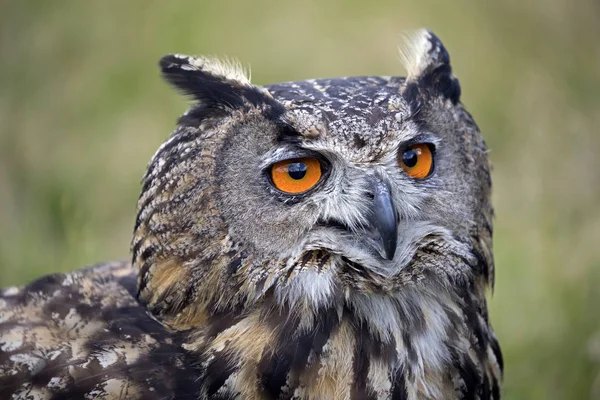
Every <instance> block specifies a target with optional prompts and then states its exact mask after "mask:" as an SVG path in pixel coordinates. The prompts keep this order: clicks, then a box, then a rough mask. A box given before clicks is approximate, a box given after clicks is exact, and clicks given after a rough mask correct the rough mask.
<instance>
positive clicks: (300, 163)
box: [271, 158, 322, 194]
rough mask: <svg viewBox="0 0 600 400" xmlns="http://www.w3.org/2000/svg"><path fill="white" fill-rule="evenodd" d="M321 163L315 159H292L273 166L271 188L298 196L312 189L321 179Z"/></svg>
mask: <svg viewBox="0 0 600 400" xmlns="http://www.w3.org/2000/svg"><path fill="white" fill-rule="evenodd" d="M321 176H322V171H321V163H320V162H319V160H318V159H316V158H294V159H291V160H284V161H280V162H278V163H275V164H273V166H272V167H271V181H272V182H273V186H275V187H276V188H277V189H279V190H281V191H282V192H285V193H290V194H298V193H303V192H306V191H307V190H309V189H311V188H313V187H314V186H315V185H316V184H317V183H318V182H319V180H320V179H321Z"/></svg>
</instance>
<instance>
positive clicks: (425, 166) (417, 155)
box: [398, 143, 433, 179]
mask: <svg viewBox="0 0 600 400" xmlns="http://www.w3.org/2000/svg"><path fill="white" fill-rule="evenodd" d="M398 164H400V166H401V167H402V169H403V170H404V171H405V172H406V173H407V174H408V175H410V176H412V177H413V178H417V179H423V178H427V177H428V176H429V175H431V173H432V172H433V150H432V146H431V145H429V144H427V143H419V144H414V145H412V146H410V147H409V148H407V149H406V150H404V151H403V152H402V153H401V154H398Z"/></svg>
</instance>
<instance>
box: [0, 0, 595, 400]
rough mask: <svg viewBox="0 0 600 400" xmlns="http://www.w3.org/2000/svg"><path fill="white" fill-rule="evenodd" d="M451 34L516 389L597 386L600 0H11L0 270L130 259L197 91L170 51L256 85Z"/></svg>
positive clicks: (5, 40) (4, 49) (539, 391)
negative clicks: (182, 91) (486, 199)
mask: <svg viewBox="0 0 600 400" xmlns="http://www.w3.org/2000/svg"><path fill="white" fill-rule="evenodd" d="M423 26H425V27H429V28H430V29H432V30H433V31H434V32H436V33H437V34H438V36H440V37H441V38H442V40H443V41H444V43H445V44H446V46H447V47H448V49H449V51H450V54H451V57H452V61H453V66H454V71H455V73H456V75H457V76H458V77H459V78H460V80H461V82H462V87H463V93H464V95H463V101H464V103H465V104H466V105H467V106H468V108H469V110H470V111H471V113H472V114H473V115H474V117H475V119H476V120H477V122H478V124H479V126H480V127H481V130H482V132H483V134H484V136H485V137H486V140H487V142H488V145H489V147H490V149H491V153H490V155H491V158H492V161H493V164H494V172H493V174H494V176H493V178H494V202H495V206H496V214H497V216H496V223H495V227H496V229H495V256H496V265H497V273H496V288H495V292H494V295H493V298H492V300H491V316H492V320H493V324H494V327H495V329H496V332H497V334H498V337H499V339H500V342H501V344H502V348H503V351H504V355H505V359H506V373H505V385H504V395H505V397H506V398H507V399H586V398H600V374H599V369H600V368H599V366H600V211H599V210H600V158H599V156H598V151H600V132H598V130H599V128H600V3H599V2H598V1H597V0H579V1H569V0H545V1H542V0H538V1H530V2H522V1H517V0H512V1H504V2H502V3H501V4H500V3H492V2H484V1H470V2H467V1H462V0H458V1H451V2H450V1H437V2H418V1H411V2H401V1H379V2H366V1H341V0H340V1H327V2H325V1H319V0H311V1H303V2H299V1H298V2H292V1H279V2H275V1H272V2H267V1H247V2H243V1H237V2H232V1H218V2H217V1H179V2H158V1H131V0H130V1H126V2H125V1H116V0H115V1H92V0H89V1H82V0H78V1H61V2H50V1H16V0H15V1H6V0H0V50H1V53H0V54H1V56H0V284H1V286H6V285H11V284H23V283H25V282H27V281H29V280H30V279H32V278H34V277H36V276H38V275H40V274H44V273H49V272H52V271H67V270H71V269H75V268H78V267H80V266H83V265H89V264H92V263H95V262H97V261H102V260H108V259H122V258H127V257H128V247H129V240H130V233H131V229H132V225H133V220H134V216H135V204H136V198H137V195H138V191H139V189H140V185H139V181H140V178H141V176H142V174H143V172H144V168H145V166H146V163H147V162H148V160H149V159H150V157H151V156H152V154H153V152H154V151H155V149H156V148H157V147H158V146H159V144H160V143H161V141H162V140H163V139H164V138H165V137H166V136H167V135H168V134H169V132H170V131H171V130H172V129H173V127H174V122H175V120H176V117H177V116H178V115H179V114H180V113H182V112H183V111H184V109H185V107H186V105H185V102H184V99H182V98H181V97H180V96H178V95H177V94H176V93H175V92H174V91H173V90H171V89H170V88H168V87H167V85H166V84H164V83H163V82H161V80H160V78H159V76H158V69H157V61H158V59H159V58H160V56H162V55H163V54H167V53H173V52H179V53H187V54H207V55H230V56H234V57H237V58H238V59H240V60H241V61H242V62H243V63H244V64H247V65H251V66H252V71H253V72H252V78H253V81H254V82H255V83H257V84H265V83H271V82H276V81H287V80H297V79H305V78H314V77H330V76H340V75H371V74H373V75H377V74H381V75H403V74H404V71H403V70H402V67H401V65H400V62H399V61H398V55H397V50H396V48H397V45H398V44H399V43H400V41H401V33H403V32H405V31H406V30H411V29H415V28H418V27H423Z"/></svg>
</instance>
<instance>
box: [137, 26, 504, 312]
mask: <svg viewBox="0 0 600 400" xmlns="http://www.w3.org/2000/svg"><path fill="white" fill-rule="evenodd" d="M405 58H406V61H405V64H406V65H407V69H408V71H409V75H408V77H407V78H397V77H355V78H338V79H322V80H309V81H302V82H291V83H283V84H276V85H271V86H266V87H256V86H253V85H252V84H250V82H249V81H248V80H247V79H246V78H245V76H244V74H243V73H241V72H240V70H239V69H238V68H236V67H235V66H231V65H228V64H224V63H219V62H216V61H214V60H207V59H202V58H191V57H186V56H167V57H165V58H163V60H162V61H161V67H162V70H163V74H164V76H165V77H166V79H167V80H168V81H170V82H171V83H172V84H174V85H175V86H176V87H178V88H179V89H180V90H182V91H184V92H185V93H187V94H190V95H192V96H193V97H194V98H195V100H196V101H197V103H196V104H195V105H194V106H193V107H192V108H191V109H190V110H189V111H188V112H187V113H186V114H184V116H182V117H181V119H180V126H179V128H178V129H177V130H176V131H175V132H174V133H173V134H172V135H171V137H170V138H169V139H168V140H167V142H166V143H165V144H164V145H163V146H162V147H161V148H160V149H159V150H158V152H157V153H156V155H155V157H154V159H153V161H152V162H151V164H150V166H149V169H148V172H147V174H146V177H145V179H144V191H143V193H142V195H141V197H140V202H139V205H140V210H139V214H138V219H137V222H136V232H139V234H138V233H136V235H135V237H134V244H133V252H134V264H136V265H137V266H138V268H139V269H140V271H141V272H140V276H141V278H140V279H141V282H142V289H141V292H143V290H144V287H145V286H144V284H143V283H144V281H145V278H144V276H146V275H148V274H149V275H148V276H150V275H151V269H152V268H153V266H155V265H157V264H159V265H160V264H161V263H170V262H172V261H169V260H172V259H173V258H175V259H176V261H175V263H176V264H177V265H179V266H182V268H183V269H186V270H187V271H191V272H189V273H187V274H186V277H187V276H188V275H189V276H194V277H200V278H199V279H207V278H206V275H207V272H206V271H207V270H210V271H214V270H217V271H221V272H219V274H222V275H219V278H218V279H223V276H226V277H229V278H230V279H229V281H228V282H229V283H228V284H231V285H232V287H235V288H236V289H235V290H234V291H235V293H243V294H242V295H247V296H249V297H254V298H257V297H260V296H261V295H263V294H265V293H266V292H267V291H268V289H269V288H270V287H275V286H276V287H277V288H278V290H283V291H286V292H290V291H291V292H294V293H296V295H295V297H294V299H292V300H290V301H296V300H298V299H299V298H302V297H310V298H313V299H314V298H317V297H324V298H325V297H331V296H333V295H332V293H333V291H338V292H344V290H349V289H351V290H359V291H360V290H366V289H368V290H373V289H374V288H375V289H383V290H397V289H398V285H399V283H398V282H399V280H398V279H396V278H397V277H398V276H399V275H400V274H401V272H402V271H403V269H405V268H406V267H407V265H409V264H410V263H411V262H413V261H414V259H415V255H416V254H417V252H418V251H419V249H420V248H422V247H424V246H426V245H427V244H428V243H430V242H431V241H433V240H435V241H440V240H441V241H442V242H444V241H447V242H448V248H452V249H453V250H452V254H453V256H454V255H455V254H456V253H457V252H459V253H460V251H457V250H456V248H457V246H458V247H460V246H459V245H458V244H465V245H466V246H467V247H469V248H470V247H471V244H472V243H471V242H472V241H473V237H475V235H476V233H477V232H478V230H479V231H480V230H481V229H482V227H484V228H486V229H487V228H491V223H490V218H491V213H492V212H491V206H490V205H489V191H490V187H489V186H490V184H489V168H488V163H487V156H486V148H485V144H484V142H483V139H482V138H481V135H480V133H479V131H478V129H477V127H476V125H475V124H474V122H473V121H472V119H471V117H470V116H469V114H468V113H467V112H466V111H465V110H464V109H463V108H462V105H461V104H460V103H459V95H460V86H459V84H458V81H457V80H456V78H455V77H454V76H453V75H452V73H451V69H450V66H449V57H448V54H447V52H446V50H445V49H444V48H443V46H442V45H441V43H440V42H439V40H437V38H436V37H435V36H433V35H432V34H429V33H426V34H423V35H421V36H419V37H418V38H417V41H416V42H415V43H413V44H412V47H410V50H409V51H408V52H407V54H406V55H405ZM457 243H458V244H457ZM478 246H479V245H478ZM481 247H483V248H487V244H485V245H482V246H481ZM441 248H442V249H443V248H444V246H442V247H441ZM464 253H465V254H468V253H469V250H465V251H464ZM144 254H145V255H144ZM484 256H486V254H484ZM489 264H490V265H491V262H490V263H489ZM437 272H438V271H436V268H435V266H432V268H431V271H430V274H433V275H435V274H436V273H437ZM446 272H447V271H441V272H440V273H446ZM212 273H213V272H210V274H212ZM215 279H217V278H215ZM282 288H287V289H282ZM323 288H324V289H323ZM332 288H335V289H332ZM232 290H233V289H232ZM315 293H316V294H315ZM323 293H324V294H323ZM338 294H339V293H338ZM333 297H335V296H333ZM317 302H318V301H317Z"/></svg>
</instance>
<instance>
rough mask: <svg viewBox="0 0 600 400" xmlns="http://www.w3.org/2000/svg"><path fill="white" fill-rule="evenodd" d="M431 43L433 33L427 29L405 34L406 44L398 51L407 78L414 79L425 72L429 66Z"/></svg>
mask: <svg viewBox="0 0 600 400" xmlns="http://www.w3.org/2000/svg"><path fill="white" fill-rule="evenodd" d="M431 45H432V44H431V33H430V32H429V31H428V30H427V29H419V30H418V31H416V32H413V33H407V34H405V35H404V44H403V45H401V46H399V47H398V51H399V52H400V60H401V61H402V65H403V66H404V68H405V69H406V72H407V75H406V79H407V80H414V79H416V78H417V77H419V76H420V75H422V74H423V73H424V72H425V70H426V69H427V67H428V66H429V60H430V56H429V55H428V53H429V51H430V50H431Z"/></svg>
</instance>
